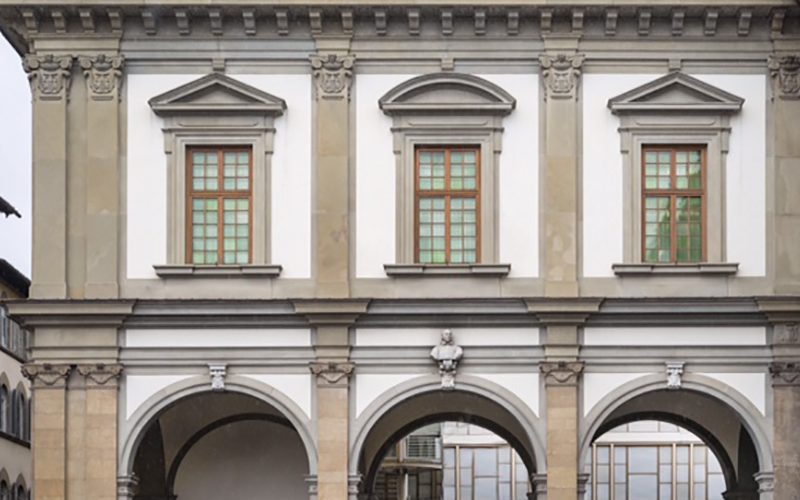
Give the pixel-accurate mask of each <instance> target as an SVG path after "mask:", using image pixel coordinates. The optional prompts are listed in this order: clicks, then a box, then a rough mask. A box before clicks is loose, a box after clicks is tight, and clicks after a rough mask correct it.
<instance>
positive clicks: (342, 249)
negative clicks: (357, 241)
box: [311, 41, 354, 298]
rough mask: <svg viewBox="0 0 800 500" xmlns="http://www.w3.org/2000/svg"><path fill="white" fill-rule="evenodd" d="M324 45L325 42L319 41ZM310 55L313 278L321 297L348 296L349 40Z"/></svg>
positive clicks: (351, 61) (350, 68) (350, 60)
mask: <svg viewBox="0 0 800 500" xmlns="http://www.w3.org/2000/svg"><path fill="white" fill-rule="evenodd" d="M319 42H320V43H321V42H322V41H319ZM322 45H325V46H326V48H325V49H321V50H320V53H319V54H317V55H313V56H311V68H312V71H313V76H314V89H315V96H316V99H315V105H316V108H315V109H316V112H315V114H314V116H315V125H314V137H315V147H314V155H315V157H314V168H315V175H314V178H315V181H314V186H315V194H314V212H313V217H314V228H315V229H314V232H315V246H314V248H315V249H316V255H315V256H314V276H315V279H316V283H317V293H316V295H317V296H318V297H333V298H343V297H347V296H348V295H349V293H350V290H349V287H350V285H349V275H350V265H349V262H350V261H349V258H350V257H349V255H350V253H349V246H350V230H349V211H350V210H349V199H350V197H349V191H350V84H351V79H352V74H353V72H352V68H353V63H354V58H353V56H351V55H348V54H347V46H349V42H347V43H344V41H342V43H335V44H333V47H335V48H331V47H327V45H328V44H322Z"/></svg>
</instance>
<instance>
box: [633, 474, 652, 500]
mask: <svg viewBox="0 0 800 500" xmlns="http://www.w3.org/2000/svg"><path fill="white" fill-rule="evenodd" d="M629 484H630V496H631V498H635V499H636V500H658V483H657V481H656V476H654V475H652V476H651V475H642V476H639V475H632V476H630V477H629Z"/></svg>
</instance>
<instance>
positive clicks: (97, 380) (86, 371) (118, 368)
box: [77, 363, 123, 387]
mask: <svg viewBox="0 0 800 500" xmlns="http://www.w3.org/2000/svg"><path fill="white" fill-rule="evenodd" d="M77 370H78V373H79V374H81V375H83V376H84V377H86V384H87V386H90V387H91V386H94V387H101V386H105V387H116V382H117V380H119V377H120V376H121V375H122V371H123V366H122V365H119V364H110V365H107V364H105V363H94V364H86V365H78V367H77ZM109 382H111V383H109Z"/></svg>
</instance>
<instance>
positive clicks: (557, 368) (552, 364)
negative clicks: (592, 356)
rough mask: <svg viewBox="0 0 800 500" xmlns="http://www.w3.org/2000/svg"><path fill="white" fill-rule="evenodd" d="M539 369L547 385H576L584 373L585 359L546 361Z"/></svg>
mask: <svg viewBox="0 0 800 500" xmlns="http://www.w3.org/2000/svg"><path fill="white" fill-rule="evenodd" d="M539 371H540V372H542V373H543V374H544V377H545V378H544V381H545V384H547V385H576V384H577V383H578V379H579V378H580V376H581V373H583V361H545V362H543V363H541V364H540V365H539Z"/></svg>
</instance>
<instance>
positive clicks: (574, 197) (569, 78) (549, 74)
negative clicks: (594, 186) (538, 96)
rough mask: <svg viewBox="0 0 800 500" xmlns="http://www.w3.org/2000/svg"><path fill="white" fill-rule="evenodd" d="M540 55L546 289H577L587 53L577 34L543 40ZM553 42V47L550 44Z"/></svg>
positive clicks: (571, 292)
mask: <svg viewBox="0 0 800 500" xmlns="http://www.w3.org/2000/svg"><path fill="white" fill-rule="evenodd" d="M545 47H546V49H547V52H546V53H545V54H543V55H541V56H540V57H539V63H540V65H541V68H542V84H543V88H544V96H545V105H544V106H545V143H544V151H545V161H544V177H543V179H544V189H542V193H544V199H543V200H542V204H541V206H542V207H544V208H543V209H542V210H543V211H544V238H545V244H544V271H543V272H544V277H545V295H547V296H557V297H560V296H567V297H571V296H577V295H578V208H579V206H580V203H579V200H578V192H579V189H578V172H579V165H578V153H577V152H578V145H579V141H578V96H579V94H580V87H579V83H580V75H581V71H580V68H581V65H582V63H583V59H584V56H583V55H581V54H577V53H576V49H577V39H567V40H559V41H558V43H550V42H549V41H548V40H546V41H545ZM548 47H549V48H548Z"/></svg>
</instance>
